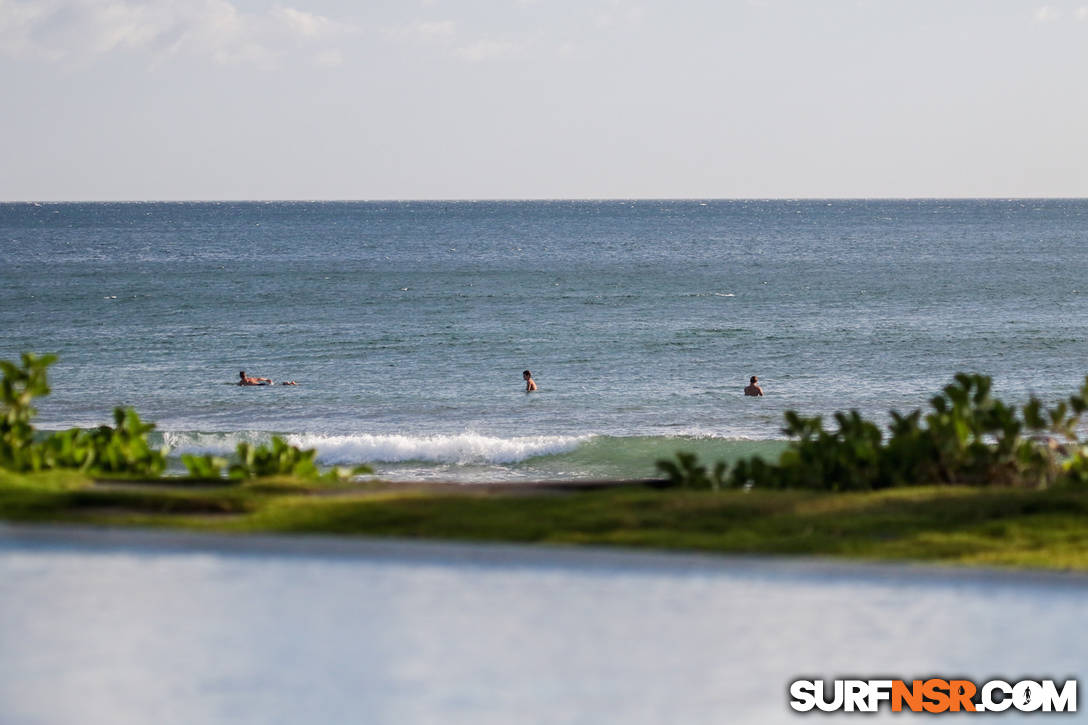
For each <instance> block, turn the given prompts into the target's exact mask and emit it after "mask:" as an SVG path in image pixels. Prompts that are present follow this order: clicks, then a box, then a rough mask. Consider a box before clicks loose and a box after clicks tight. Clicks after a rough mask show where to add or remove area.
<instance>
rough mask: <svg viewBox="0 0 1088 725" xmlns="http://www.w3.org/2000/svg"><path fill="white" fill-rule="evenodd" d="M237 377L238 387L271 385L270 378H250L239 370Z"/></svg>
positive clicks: (243, 371)
mask: <svg viewBox="0 0 1088 725" xmlns="http://www.w3.org/2000/svg"><path fill="white" fill-rule="evenodd" d="M238 377H239V378H240V380H239V381H238V384H239V385H271V384H272V379H271V378H251V377H249V376H248V375H246V371H245V370H239V371H238Z"/></svg>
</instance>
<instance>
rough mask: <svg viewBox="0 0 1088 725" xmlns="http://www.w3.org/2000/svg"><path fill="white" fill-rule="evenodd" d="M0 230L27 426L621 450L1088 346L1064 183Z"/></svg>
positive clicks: (209, 210)
mask: <svg viewBox="0 0 1088 725" xmlns="http://www.w3.org/2000/svg"><path fill="white" fill-rule="evenodd" d="M0 250H2V251H3V261H2V262H0V331H2V333H3V334H2V335H0V357H3V358H10V357H14V356H16V355H17V354H18V353H20V352H22V351H24V350H36V351H49V352H56V353H59V354H60V357H61V362H60V364H59V365H57V367H56V369H55V374H54V376H53V380H54V393H53V396H52V398H51V399H49V400H48V401H46V402H45V403H44V404H43V405H42V406H41V412H42V414H41V425H42V427H45V428H53V429H57V428H65V427H69V426H73V425H97V424H100V423H103V422H106V421H108V420H109V417H110V412H111V410H112V407H113V406H114V405H119V404H125V405H132V406H134V407H136V409H137V410H138V411H139V412H140V413H141V414H143V415H144V417H145V418H147V419H150V420H153V421H156V422H158V423H159V426H160V430H161V431H163V432H164V442H165V443H168V444H169V445H171V446H172V447H173V448H174V449H175V451H178V452H181V451H212V452H221V453H225V452H229V451H232V450H233V449H234V447H235V445H236V444H237V442H238V441H240V440H254V439H267V437H268V435H269V434H270V433H273V432H278V433H282V434H287V435H290V436H291V439H292V441H293V442H295V443H298V444H301V445H304V446H316V447H317V448H318V450H319V451H320V456H321V460H323V461H325V462H326V463H345V464H346V463H359V462H366V461H369V462H374V463H377V464H378V468H379V470H381V471H382V472H384V473H386V474H389V475H392V476H394V477H398V478H460V479H467V480H472V479H507V480H517V479H526V478H585V477H611V476H642V475H647V474H649V473H652V470H653V469H652V463H653V461H654V460H655V459H656V458H658V457H661V456H664V455H668V454H671V453H672V452H673V451H674V450H676V449H677V448H681V447H683V448H698V449H700V450H702V451H703V452H704V453H706V454H707V455H709V456H718V457H735V456H738V455H747V454H751V453H757V452H765V453H772V452H774V451H776V450H777V447H776V445H775V444H774V443H768V442H767V441H769V440H773V439H775V438H778V437H780V435H781V434H780V432H779V428H780V426H781V422H782V412H783V411H784V410H786V409H788V408H794V409H796V410H799V411H801V412H804V413H807V414H825V415H826V414H829V413H831V412H833V411H835V410H840V409H846V408H859V409H861V410H862V411H864V412H865V413H867V414H869V415H872V416H876V417H877V419H878V420H880V421H882V422H883V421H886V420H887V411H888V410H890V409H892V408H897V409H900V410H909V409H912V408H914V407H917V406H920V405H924V404H925V403H926V401H927V400H928V398H929V397H930V396H931V395H933V394H934V393H936V392H937V390H939V389H940V387H941V386H943V385H945V384H946V383H948V382H949V380H950V379H951V377H952V375H953V374H954V373H955V372H957V371H967V372H981V373H986V374H990V375H993V376H994V378H995V384H996V389H997V391H998V392H999V393H1000V394H1001V395H1003V396H1006V397H1007V398H1008V399H1010V400H1011V401H1022V400H1024V399H1025V398H1026V396H1027V395H1028V394H1029V393H1030V392H1032V391H1035V392H1038V393H1039V394H1041V395H1042V396H1044V397H1046V398H1047V399H1048V400H1054V399H1056V398H1057V397H1058V396H1065V395H1068V394H1069V393H1071V392H1072V391H1073V390H1074V389H1075V388H1076V387H1077V386H1079V384H1080V383H1081V382H1082V381H1083V379H1084V375H1085V373H1086V372H1088V362H1086V361H1088V283H1086V280H1088V201H1085V200H1079V201H1078V200H1013V201H1006V200H978V201H942V200H921V201H602V202H593V201H581V202H569V201H555V202H460V203H445V202H369V203H368V202H358V203H353V202H345V203H320V202H315V203H278V202H276V203H185V204H173V203H132V204H79V203H73V204H40V205H38V204H0ZM525 368H530V369H532V370H533V372H534V373H535V375H536V378H537V381H538V383H539V384H540V392H539V393H537V394H534V395H532V396H526V395H524V394H523V393H522V392H521V390H522V387H523V385H522V382H521V371H522V370H523V369H525ZM240 369H245V370H246V371H247V372H248V373H250V374H252V375H260V376H264V377H270V378H273V379H275V380H289V379H294V380H297V381H299V382H300V383H301V384H300V385H299V386H298V387H297V388H285V387H276V388H267V389H265V388H262V389H253V388H248V389H243V388H238V387H237V386H234V385H231V382H232V381H234V380H237V376H238V371H239V370H240ZM753 374H755V375H759V376H760V377H761V379H762V381H763V383H764V387H765V388H766V390H767V396H766V397H765V398H763V399H760V400H751V399H745V398H744V397H743V396H742V395H741V394H740V391H741V388H742V387H743V385H744V384H745V381H746V380H747V378H748V376H750V375H753Z"/></svg>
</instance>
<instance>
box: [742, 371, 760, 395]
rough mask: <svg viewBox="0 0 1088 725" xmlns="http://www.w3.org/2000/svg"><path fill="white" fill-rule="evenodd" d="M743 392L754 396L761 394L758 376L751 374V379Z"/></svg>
mask: <svg viewBox="0 0 1088 725" xmlns="http://www.w3.org/2000/svg"><path fill="white" fill-rule="evenodd" d="M744 394H745V395H751V396H754V397H758V396H760V395H763V388H761V387H759V378H757V377H756V376H755V375H753V376H752V379H751V380H750V381H748V387H747V388H745V389H744Z"/></svg>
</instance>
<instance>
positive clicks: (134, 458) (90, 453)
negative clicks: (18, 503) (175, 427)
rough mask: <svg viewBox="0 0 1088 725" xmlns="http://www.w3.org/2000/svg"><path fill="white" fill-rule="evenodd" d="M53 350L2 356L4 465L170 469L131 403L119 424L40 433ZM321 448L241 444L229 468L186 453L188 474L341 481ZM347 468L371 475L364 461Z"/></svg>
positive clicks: (101, 470) (117, 413)
mask: <svg viewBox="0 0 1088 725" xmlns="http://www.w3.org/2000/svg"><path fill="white" fill-rule="evenodd" d="M56 359H57V358H56V356H55V355H42V356H40V357H38V356H35V355H33V354H30V353H25V354H24V355H23V356H22V361H21V362H22V364H21V365H17V364H16V363H13V362H10V361H7V360H0V371H2V372H3V379H2V380H0V405H2V407H0V468H7V469H10V470H14V471H42V470H46V469H51V468H73V469H78V470H80V471H85V472H88V473H96V474H112V475H132V476H148V477H158V476H160V475H162V472H163V471H164V470H165V469H166V453H167V450H166V449H165V448H160V449H154V448H152V447H151V445H150V444H149V443H148V441H147V434H148V433H150V432H151V431H152V430H154V429H155V424H154V423H145V422H144V421H142V420H140V416H139V415H137V413H136V411H135V410H133V409H131V408H116V409H115V410H114V411H113V420H114V426H113V427H110V426H108V425H103V426H99V427H98V428H92V429H89V430H88V429H83V428H72V429H70V430H66V431H60V432H56V433H50V434H48V435H45V436H41V437H40V438H36V437H35V431H34V426H33V425H32V424H31V421H32V419H33V418H34V416H35V414H36V413H37V410H35V408H34V407H33V405H32V403H33V400H34V398H36V397H39V396H43V395H48V394H49V383H48V375H47V372H48V368H49V366H50V365H52V364H53V363H54V362H56ZM315 455H316V451H315V450H312V449H310V450H299V449H298V448H297V447H295V446H290V445H288V444H287V443H286V442H285V441H284V440H283V439H281V438H275V437H274V438H273V439H272V443H271V445H270V446H265V445H260V446H250V445H248V444H245V443H241V444H239V446H238V461H237V462H236V463H235V464H234V465H231V466H230V467H229V469H228V468H227V466H228V461H227V460H226V459H224V458H219V457H216V456H194V455H189V454H185V455H183V456H182V457H181V459H182V463H183V464H184V465H185V468H186V470H188V471H189V475H191V476H193V477H197V478H220V477H222V476H223V475H224V472H225V469H226V473H227V474H229V475H230V477H232V478H257V477H261V476H274V475H289V476H298V477H301V478H310V479H316V478H325V479H329V480H339V479H340V478H342V477H344V475H345V472H344V471H341V470H340V469H333V470H331V471H329V472H328V473H325V474H322V473H321V472H320V470H319V469H318V467H317V464H316V463H314V457H315ZM347 473H360V474H361V473H373V470H372V469H371V468H369V467H368V466H359V467H357V468H355V469H352V470H351V471H349V472H347Z"/></svg>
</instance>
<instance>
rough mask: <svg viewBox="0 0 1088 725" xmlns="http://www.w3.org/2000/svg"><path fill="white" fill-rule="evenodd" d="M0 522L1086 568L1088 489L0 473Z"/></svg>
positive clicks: (1087, 569) (1087, 566)
mask: <svg viewBox="0 0 1088 725" xmlns="http://www.w3.org/2000/svg"><path fill="white" fill-rule="evenodd" d="M0 519H2V520H5V521H10V522H53V523H79V524H100V525H114V526H117V525H124V526H129V525H131V526H150V527H177V528H185V529H191V530H202V531H215V532H233V533H245V532H266V533H293V534H338V535H366V536H398V537H421V538H435V539H458V540H476V541H511V542H534V543H562V544H593V545H620V546H629V547H651V548H658V549H681V550H696V551H709V552H722V553H726V552H728V553H746V554H754V553H758V554H796V555H821V556H842V557H854V558H861V559H869V560H916V561H930V562H944V563H953V564H968V565H971V564H980V565H998V566H1014V567H1035V568H1045V569H1071V570H1080V571H1088V492H1086V491H1084V490H1072V489H1051V490H1045V491H1032V490H1024V489H1018V488H999V487H993V488H966V487H950V486H941V487H917V488H916V487H912V488H902V489H892V490H885V491H879V492H865V493H823V492H812V491H751V492H742V491H726V492H717V493H716V492H711V491H692V490H680V489H663V490H662V489H653V488H648V487H644V486H629V487H617V488H605V489H600V490H588V491H571V492H563V493H557V492H555V491H545V490H537V491H533V492H531V493H530V492H526V491H513V492H512V491H510V490H500V491H496V490H483V489H472V488H467V489H466V487H450V488H449V489H448V490H436V489H435V488H434V487H427V488H412V487H407V486H391V485H382V484H373V485H365V486H352V485H338V486H329V485H327V484H314V483H308V482H301V481H297V480H292V479H273V480H262V481H260V482H259V483H253V482H250V483H234V484H230V485H220V484H213V485H177V484H173V485H163V484H162V483H154V484H117V483H106V484H102V483H97V484H96V483H94V482H93V481H92V480H91V479H89V478H86V477H84V476H81V475H79V474H74V473H69V472H51V473H45V474H34V475H16V474H10V473H6V472H0Z"/></svg>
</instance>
